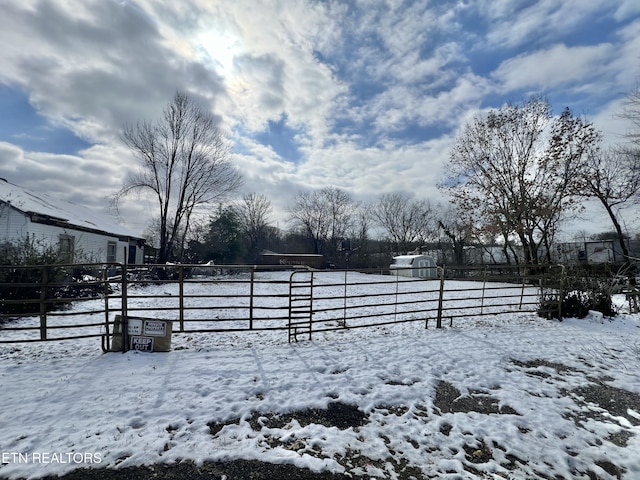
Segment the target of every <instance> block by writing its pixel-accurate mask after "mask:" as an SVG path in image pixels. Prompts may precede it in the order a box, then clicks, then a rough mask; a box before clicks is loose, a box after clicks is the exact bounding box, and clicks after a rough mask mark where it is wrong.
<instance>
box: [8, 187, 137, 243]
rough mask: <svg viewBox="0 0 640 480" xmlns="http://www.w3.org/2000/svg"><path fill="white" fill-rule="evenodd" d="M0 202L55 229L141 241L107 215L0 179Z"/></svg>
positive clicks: (133, 233) (132, 232)
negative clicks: (98, 233) (46, 222)
mask: <svg viewBox="0 0 640 480" xmlns="http://www.w3.org/2000/svg"><path fill="white" fill-rule="evenodd" d="M0 202H4V203H7V204H9V205H10V206H11V207H13V208H14V209H16V210H19V211H20V212H22V213H24V214H27V215H31V216H33V215H38V216H40V217H44V218H46V219H48V220H50V221H53V222H55V223H56V224H58V225H63V226H64V225H68V226H69V228H74V227H77V228H79V229H81V230H89V231H94V232H100V233H106V234H111V235H117V236H119V237H131V238H136V239H141V238H142V237H141V236H140V235H139V234H137V233H135V232H134V231H132V230H129V229H128V228H126V227H123V226H122V225H119V224H118V223H117V222H116V220H115V219H114V218H112V217H110V216H109V215H106V214H100V213H97V212H94V211H93V210H91V209H89V208H87V207H84V206H82V205H76V204H75V203H71V202H68V201H65V200H60V199H57V198H53V197H51V196H49V195H47V194H45V193H36V192H33V191H30V190H27V189H26V188H23V187H20V186H18V185H14V184H13V183H10V182H8V181H7V180H5V179H4V178H0Z"/></svg>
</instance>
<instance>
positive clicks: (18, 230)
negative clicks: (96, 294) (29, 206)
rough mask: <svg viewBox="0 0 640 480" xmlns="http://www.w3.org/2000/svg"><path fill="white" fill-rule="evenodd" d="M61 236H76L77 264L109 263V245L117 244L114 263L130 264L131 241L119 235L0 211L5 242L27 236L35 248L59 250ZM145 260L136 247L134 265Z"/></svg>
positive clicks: (0, 230)
mask: <svg viewBox="0 0 640 480" xmlns="http://www.w3.org/2000/svg"><path fill="white" fill-rule="evenodd" d="M60 235H69V236H72V237H74V253H75V259H74V261H76V262H107V261H108V259H107V252H108V246H109V242H113V243H115V245H116V252H115V253H116V258H115V261H116V262H118V263H125V262H127V261H128V258H127V255H128V251H129V242H128V241H121V240H120V239H119V238H118V237H117V236H111V235H103V234H98V233H93V232H83V231H80V230H75V229H72V228H62V227H58V226H55V225H47V224H43V223H37V222H32V221H31V219H30V218H29V216H28V215H24V214H23V213H22V212H20V211H17V210H15V209H13V208H2V209H0V238H1V239H3V240H4V241H7V242H10V243H17V242H20V241H23V240H25V239H26V238H27V237H28V238H29V239H30V240H31V241H32V242H34V244H35V245H42V246H43V247H46V246H53V247H54V248H58V245H59V240H60ZM143 261H144V250H143V249H142V248H140V247H136V261H135V263H137V264H141V263H143Z"/></svg>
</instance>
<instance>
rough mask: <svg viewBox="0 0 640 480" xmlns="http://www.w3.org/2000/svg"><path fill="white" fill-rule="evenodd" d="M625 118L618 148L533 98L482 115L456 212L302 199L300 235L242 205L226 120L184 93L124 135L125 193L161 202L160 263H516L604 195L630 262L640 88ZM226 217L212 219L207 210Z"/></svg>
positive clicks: (411, 204)
mask: <svg viewBox="0 0 640 480" xmlns="http://www.w3.org/2000/svg"><path fill="white" fill-rule="evenodd" d="M620 116H621V117H624V118H626V119H628V120H630V122H631V125H633V126H634V129H632V130H631V131H629V132H622V133H624V134H625V137H624V140H623V142H621V143H620V144H619V145H617V146H613V147H607V148H603V147H602V145H601V143H602V140H601V134H600V132H598V131H597V130H596V129H595V127H594V126H593V124H592V123H591V122H590V121H588V120H587V119H585V118H581V117H576V116H574V115H573V114H572V112H571V111H570V110H569V109H568V108H566V109H565V110H564V111H563V112H562V113H561V114H560V115H558V116H555V115H553V113H552V109H551V106H550V105H549V103H548V101H547V100H546V99H544V98H542V97H532V98H530V99H529V100H527V101H525V102H523V103H513V104H508V105H505V106H503V107H501V108H498V109H493V110H490V111H489V112H487V113H485V114H481V115H478V116H477V117H475V118H474V119H473V120H471V121H470V122H468V123H467V124H466V125H465V126H464V128H463V129H462V130H461V131H460V133H459V134H458V136H457V138H456V140H455V142H454V145H453V147H452V149H451V152H450V156H449V159H448V162H447V163H446V165H445V172H446V175H445V178H443V180H442V181H441V182H440V184H439V185H438V187H439V188H440V190H441V191H442V192H443V193H444V194H445V196H446V199H447V200H446V203H445V204H433V203H432V202H430V201H429V200H427V199H420V198H419V197H418V196H417V195H413V194H409V193H406V192H398V193H390V194H384V195H381V196H380V197H379V199H378V200H377V201H374V202H372V203H371V204H366V205H365V204H363V203H361V202H358V201H355V200H354V199H353V197H352V196H351V194H350V193H349V192H347V191H344V190H342V189H340V188H335V187H326V188H322V189H319V190H308V191H300V192H298V193H297V194H296V195H295V196H294V198H292V199H291V201H290V202H289V207H288V211H287V213H288V229H286V230H281V229H279V228H277V227H274V226H273V224H272V219H271V215H272V213H273V211H272V210H273V209H272V204H271V201H270V200H269V199H268V198H267V197H266V196H265V195H263V194H261V193H252V194H248V195H245V196H244V197H242V198H241V199H240V200H233V195H234V193H235V192H236V191H237V190H238V188H239V187H240V185H241V183H242V178H241V175H240V172H239V171H238V170H237V169H236V168H235V167H234V166H233V164H232V162H231V161H230V155H229V148H228V144H227V143H226V140H225V139H224V137H223V136H222V134H221V132H220V130H219V129H218V128H217V127H216V125H215V121H214V118H213V117H212V116H211V115H210V114H209V113H207V112H205V111H204V110H203V109H202V108H200V107H199V106H198V105H197V103H196V102H195V101H194V100H193V99H192V98H191V97H189V96H188V95H186V94H184V93H177V94H176V96H175V97H174V99H173V101H172V102H171V103H170V104H169V105H168V106H167V107H166V109H165V111H164V115H163V117H162V119H161V120H159V121H158V122H155V123H151V122H142V123H138V124H136V125H135V126H130V127H127V128H125V130H124V133H123V140H124V142H125V143H126V144H127V145H128V146H129V147H130V148H131V150H132V152H133V153H134V154H135V155H136V157H137V158H138V159H139V160H140V166H139V170H138V171H137V172H136V173H134V174H132V175H131V176H130V177H129V179H128V180H127V182H126V183H125V185H124V186H123V188H122V189H121V190H120V192H118V194H117V195H116V200H119V199H120V198H122V197H123V196H125V195H128V194H130V193H131V192H134V191H145V192H147V193H151V194H152V197H153V198H155V199H156V202H157V207H158V208H157V211H156V212H154V219H155V223H154V224H153V226H152V228H151V229H150V235H149V239H150V243H151V244H154V245H155V246H157V252H158V253H157V257H156V259H155V260H156V261H157V262H159V263H164V262H165V261H180V262H188V263H196V262H206V261H214V262H216V263H224V264H229V263H249V264H251V263H256V262H258V261H259V260H260V253H261V252H262V251H264V250H271V251H275V252H279V253H316V254H322V255H323V256H324V257H325V259H326V260H327V262H329V263H331V264H333V265H335V266H336V267H346V266H352V267H368V266H376V267H377V266H380V267H383V266H387V265H388V264H389V260H390V256H391V255H393V254H401V253H407V252H411V251H415V250H417V249H420V248H427V249H429V248H430V249H435V248H438V249H440V250H442V251H444V252H446V255H447V256H448V258H447V261H450V263H463V262H464V252H465V248H467V247H469V246H471V245H491V246H498V247H499V248H500V249H502V250H503V251H504V258H507V259H512V260H513V261H514V262H517V263H525V264H537V263H544V262H548V261H550V260H551V257H550V252H551V247H552V245H553V244H554V242H555V241H556V238H557V234H558V232H559V231H560V230H561V227H562V226H563V225H564V224H565V223H566V222H567V221H568V220H570V219H572V218H575V217H576V216H577V215H579V214H580V213H581V212H582V209H583V206H582V205H583V203H584V200H585V199H596V200H597V201H599V202H600V204H601V205H602V207H603V208H604V209H605V211H606V212H607V214H608V215H609V217H610V219H611V222H612V232H613V235H614V236H615V237H616V240H617V241H618V242H619V243H620V245H621V248H622V251H623V253H624V255H625V258H627V259H629V260H631V258H630V257H631V255H630V252H629V251H628V242H627V241H626V237H627V236H628V232H625V230H624V227H623V226H624V219H623V218H622V216H621V215H622V212H623V211H624V210H623V209H624V208H625V207H629V206H631V205H634V204H637V202H638V200H640V194H639V188H638V187H639V186H640V161H639V159H640V92H639V91H634V92H632V93H631V94H630V95H629V96H628V97H627V102H626V103H625V106H624V109H623V111H622V112H620ZM212 207H213V208H214V210H213V211H214V213H212V214H209V215H208V216H207V217H204V218H203V216H202V214H201V213H199V212H202V211H203V209H204V208H206V209H208V210H209V211H211V208H212Z"/></svg>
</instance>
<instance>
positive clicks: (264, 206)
mask: <svg viewBox="0 0 640 480" xmlns="http://www.w3.org/2000/svg"><path fill="white" fill-rule="evenodd" d="M272 210H273V207H272V206H271V202H270V201H269V199H268V198H267V197H266V196H265V195H263V194H261V193H260V194H257V193H250V194H248V195H244V196H243V197H242V201H241V202H240V205H239V208H238V214H239V216H240V221H241V223H242V227H243V229H244V232H245V235H246V237H247V243H248V247H249V248H248V249H249V254H250V255H251V256H252V257H253V261H255V260H257V258H258V255H259V254H260V249H261V248H263V247H262V245H263V244H264V243H265V241H266V238H267V236H268V231H269V216H270V215H271V211H272Z"/></svg>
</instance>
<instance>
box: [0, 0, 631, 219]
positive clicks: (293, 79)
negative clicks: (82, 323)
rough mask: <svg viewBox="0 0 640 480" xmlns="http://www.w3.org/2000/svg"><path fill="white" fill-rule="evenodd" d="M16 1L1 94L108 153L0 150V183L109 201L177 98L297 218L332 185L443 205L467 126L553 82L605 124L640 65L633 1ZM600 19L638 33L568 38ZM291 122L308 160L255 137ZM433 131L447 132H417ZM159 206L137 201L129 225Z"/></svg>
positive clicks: (7, 10) (9, 6)
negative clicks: (445, 171)
mask: <svg viewBox="0 0 640 480" xmlns="http://www.w3.org/2000/svg"><path fill="white" fill-rule="evenodd" d="M0 2H2V3H3V15H2V16H0V41H1V43H2V45H3V48H2V49H0V64H2V66H3V67H2V69H1V70H0V84H4V85H10V86H11V87H16V88H19V89H21V90H22V91H24V92H26V93H27V95H28V97H29V100H30V102H31V104H32V105H33V106H34V108H35V109H36V111H37V113H39V114H40V115H43V116H44V117H46V119H48V120H49V121H50V122H51V123H52V124H54V125H62V126H65V127H67V128H69V129H70V130H71V131H73V132H74V133H75V134H76V135H78V136H80V137H81V138H83V139H85V140H87V141H88V142H90V143H92V144H94V145H93V146H92V147H91V148H89V149H87V150H85V151H83V152H79V153H78V154H77V155H66V156H65V155H52V154H48V153H37V152H23V151H22V150H21V149H19V148H17V147H15V146H14V145H11V144H7V143H0V152H2V154H4V155H3V157H2V159H0V176H1V175H2V174H6V175H8V176H11V177H12V178H9V180H10V181H14V182H15V183H24V182H33V185H25V186H28V187H31V188H33V187H34V186H36V188H40V189H43V190H47V191H49V192H50V193H53V194H56V193H57V194H60V195H68V196H70V197H73V198H80V199H83V200H82V201H83V202H86V203H87V204H91V205H95V206H98V205H101V204H102V203H103V202H104V198H105V197H106V196H108V195H109V194H110V193H113V192H114V191H115V190H117V189H118V188H119V186H120V185H121V184H122V182H123V180H124V179H125V178H126V175H127V173H128V172H129V171H130V170H131V169H132V168H135V165H136V163H135V161H134V160H132V157H131V155H130V153H129V152H128V151H127V150H126V149H125V148H124V147H123V146H122V144H121V143H120V141H119V139H118V135H119V133H120V131H121V130H122V128H123V126H124V125H125V124H126V123H134V122H136V121H137V120H142V119H153V118H157V117H158V115H159V114H160V112H161V109H162V108H163V107H164V106H165V105H166V104H167V102H168V101H170V99H171V98H172V96H173V94H174V93H175V91H176V90H177V89H181V90H186V91H188V92H189V93H191V94H192V95H194V96H195V97H197V98H198V99H199V100H202V101H203V102H206V104H207V105H209V106H210V107H211V111H212V112H213V113H214V114H215V115H216V117H217V118H218V119H219V121H220V127H221V128H222V129H223V130H224V131H225V132H227V133H228V134H229V136H230V137H231V138H232V139H233V140H234V142H235V144H236V145H237V147H238V148H237V150H236V152H235V154H234V157H233V158H234V161H235V162H236V164H237V165H238V166H239V167H240V168H241V170H242V171H243V172H244V173H245V179H246V182H245V187H244V191H246V192H251V191H253V192H258V193H264V194H265V195H267V196H268V197H270V198H271V199H272V201H273V202H274V204H277V205H278V207H279V208H280V209H281V210H284V209H285V208H286V204H287V202H288V201H290V200H291V198H292V197H293V195H294V194H295V193H296V192H297V191H298V190H299V189H301V188H310V187H322V186H326V185H333V186H338V187H340V188H344V189H348V190H349V191H350V192H352V193H353V194H354V195H358V196H360V197H361V198H370V197H371V196H373V195H376V194H379V193H384V192H387V191H419V192H422V193H424V194H425V195H427V196H431V195H432V194H433V195H437V192H436V191H435V183H436V179H437V178H439V173H438V172H439V169H440V165H441V163H442V161H443V160H444V159H446V157H447V151H448V148H449V145H450V144H451V141H452V137H453V134H454V132H455V131H456V130H457V129H458V128H459V126H460V125H462V124H464V122H465V121H466V120H467V119H469V118H471V116H472V115H473V113H475V112H477V111H479V110H481V109H486V108H489V107H491V106H498V105H499V104H500V103H501V102H503V101H504V99H505V96H507V97H508V99H511V100H518V98H515V99H514V98H512V96H513V95H514V94H518V95H520V93H521V92H522V91H528V90H536V91H539V90H545V91H550V92H545V93H553V92H563V93H564V92H570V93H572V94H574V95H576V98H578V96H581V98H585V99H587V100H588V102H589V105H590V106H591V108H592V109H591V110H590V112H589V113H596V114H597V115H598V120H599V121H600V120H602V121H603V122H604V116H605V113H604V112H607V111H609V110H611V109H612V108H613V106H610V107H607V105H606V104H607V102H609V101H612V96H615V95H616V94H617V92H619V93H620V94H623V93H625V92H626V91H628V90H629V89H630V87H632V86H633V85H634V84H635V83H636V82H637V79H638V78H639V77H638V74H639V73H640V72H638V70H637V67H636V65H638V58H640V40H638V39H640V22H638V21H636V22H635V23H634V22H633V21H631V20H629V19H632V18H633V15H636V14H637V10H636V9H635V8H636V7H634V5H635V3H633V2H631V1H629V2H622V3H620V2H618V3H617V4H616V5H615V6H612V5H610V3H608V2H605V1H604V0H598V1H593V2H584V1H580V0H570V1H566V2H557V1H555V0H541V1H538V2H534V3H533V4H531V5H530V6H529V7H528V8H524V7H522V3H523V2H512V1H507V0H503V1H493V0H492V1H489V0H485V1H480V2H473V3H472V2H455V1H452V2H448V3H447V2H428V1H417V2H413V3H411V4H410V5H407V4H406V3H404V2H391V1H382V0H380V1H369V0H363V1H360V2H316V1H307V0H273V1H266V0H236V1H233V2H229V1H226V0H185V1H181V2H168V1H159V0H138V1H137V2H136V3H133V2H129V1H104V0H82V1H81V0H66V1H64V2H61V1H56V0H23V1H21V2H9V1H7V0H5V1H3V0H0ZM528 3H531V2H528ZM614 14H615V17H614ZM597 15H608V17H607V19H608V22H609V23H614V22H613V21H612V20H611V19H612V18H614V19H616V20H617V21H620V22H623V21H624V22H625V23H624V26H623V27H621V28H620V29H619V30H618V31H617V32H613V33H611V34H610V35H608V37H607V38H606V40H602V39H600V40H598V42H599V43H597V44H594V43H595V42H596V41H595V40H594V42H592V44H588V43H589V42H587V41H586V40H585V41H584V42H583V44H580V45H579V46H572V44H571V43H568V42H566V38H565V37H566V35H570V34H571V33H579V31H580V29H583V28H585V26H586V25H589V23H588V22H589V20H590V19H593V18H594V17H596V16H597ZM485 33H486V36H485V37H484V38H483V37H482V36H483V35H484V34H485ZM562 42H565V43H562ZM606 42H609V43H606ZM487 45H489V46H490V47H489V48H488V49H487ZM505 52H508V55H512V58H504V55H505ZM478 53H480V54H482V55H485V56H486V58H489V57H490V58H491V61H490V62H488V63H491V64H492V65H496V64H499V67H498V68H497V69H496V70H495V71H494V72H493V73H492V74H491V76H489V77H487V76H482V75H483V73H479V72H472V71H471V69H472V67H471V65H474V68H475V64H474V63H473V60H474V58H473V56H474V55H476V54H478ZM365 91H366V92H365ZM612 92H615V93H612ZM618 98H619V97H618ZM603 99H604V100H603ZM572 107H573V106H572ZM574 110H575V109H574ZM601 110H602V112H603V113H601V114H599V112H600V111H601ZM577 111H580V107H579V106H578V109H577ZM283 119H284V120H285V121H286V122H287V127H289V128H291V129H293V130H294V131H296V132H298V138H297V139H296V140H297V141H298V142H299V145H298V147H299V151H300V152H302V158H301V159H296V161H297V163H295V162H294V161H293V159H287V158H280V157H279V156H278V154H277V153H276V152H275V151H274V150H273V149H271V148H269V147H266V146H264V145H260V144H259V143H257V142H256V141H255V140H254V139H252V137H251V135H252V134H253V133H255V132H260V131H263V130H264V129H265V127H266V126H267V125H268V122H269V121H270V120H271V121H281V120H283ZM613 125H614V124H613V123H609V124H608V126H613ZM616 128H617V127H616ZM423 130H424V131H437V133H435V134H434V135H436V137H434V138H428V137H427V136H426V135H419V134H418V135H409V134H407V136H406V138H405V139H404V140H403V139H401V137H402V135H403V134H405V133H406V132H409V131H411V132H416V131H417V132H421V131H423ZM16 143H18V140H17V137H16ZM15 159H20V160H19V161H16V160H15ZM16 163H17V164H16ZM72 172H73V173H72ZM72 174H73V176H74V178H78V180H77V181H75V182H73V181H70V180H69V179H70V177H71V175H72ZM22 180H24V182H22ZM65 182H66V185H65ZM65 189H66V193H65ZM143 203H144V201H143V200H142V199H140V200H137V199H135V198H133V199H130V200H128V201H127V202H126V205H125V206H124V208H125V209H127V215H126V216H127V217H128V218H132V217H134V216H135V215H134V213H133V212H141V211H142V209H143V208H146V209H147V210H149V208H150V207H149V205H143ZM137 216H138V217H139V218H142V217H144V215H142V214H140V215H137ZM147 216H148V215H147Z"/></svg>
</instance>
